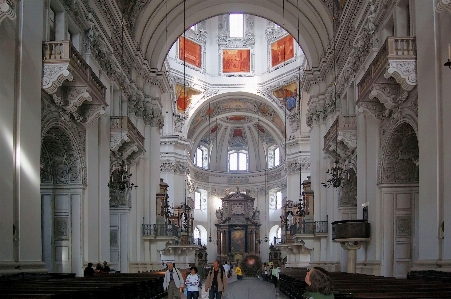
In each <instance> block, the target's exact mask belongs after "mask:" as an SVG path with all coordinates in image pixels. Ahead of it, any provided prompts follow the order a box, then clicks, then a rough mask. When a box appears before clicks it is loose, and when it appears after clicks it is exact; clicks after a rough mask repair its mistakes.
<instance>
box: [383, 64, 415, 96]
mask: <svg viewBox="0 0 451 299" xmlns="http://www.w3.org/2000/svg"><path fill="white" fill-rule="evenodd" d="M416 66H417V63H416V61H414V60H392V61H389V65H388V69H387V71H386V72H385V74H384V77H385V78H386V79H389V78H390V77H393V78H395V80H396V82H398V84H400V85H401V87H402V88H403V89H404V90H407V91H411V90H412V89H413V88H414V87H415V86H416V85H417V69H416Z"/></svg>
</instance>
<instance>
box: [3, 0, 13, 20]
mask: <svg viewBox="0 0 451 299" xmlns="http://www.w3.org/2000/svg"><path fill="white" fill-rule="evenodd" d="M5 18H8V19H10V20H14V19H15V18H16V11H15V10H14V5H13V4H12V1H11V0H0V24H1V23H2V21H3V19H5Z"/></svg>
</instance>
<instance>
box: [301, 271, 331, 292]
mask: <svg viewBox="0 0 451 299" xmlns="http://www.w3.org/2000/svg"><path fill="white" fill-rule="evenodd" d="M305 283H306V284H307V288H306V292H305V293H304V294H303V295H302V297H303V298H305V299H334V294H333V286H332V279H331V278H330V275H329V272H327V271H326V270H325V269H323V268H321V267H313V268H312V269H310V270H309V271H307V274H306V275H305Z"/></svg>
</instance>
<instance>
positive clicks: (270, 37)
mask: <svg viewBox="0 0 451 299" xmlns="http://www.w3.org/2000/svg"><path fill="white" fill-rule="evenodd" d="M268 22H269V21H268ZM271 25H272V26H271ZM275 25H276V24H273V23H271V24H268V27H267V28H266V32H265V33H266V43H267V46H266V47H267V54H266V57H267V62H266V63H267V65H268V73H271V72H273V71H275V70H278V69H280V68H282V67H284V66H286V65H288V64H290V63H292V62H295V61H297V59H298V54H299V53H298V51H299V44H298V43H297V42H296V39H295V38H294V36H292V35H290V34H289V33H288V32H286V31H285V30H284V29H283V28H282V27H278V26H277V27H276V26H275ZM287 36H291V37H293V51H294V53H293V57H292V58H290V59H288V60H285V61H284V62H282V63H279V64H278V65H276V66H271V57H272V55H271V44H272V43H274V42H276V41H278V40H281V39H282V38H285V37H287Z"/></svg>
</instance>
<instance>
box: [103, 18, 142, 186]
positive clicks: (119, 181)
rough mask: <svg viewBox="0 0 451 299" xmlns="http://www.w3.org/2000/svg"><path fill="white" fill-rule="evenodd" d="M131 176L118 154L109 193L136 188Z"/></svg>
mask: <svg viewBox="0 0 451 299" xmlns="http://www.w3.org/2000/svg"><path fill="white" fill-rule="evenodd" d="M124 15H125V11H123V12H122V22H121V24H122V37H121V43H122V45H121V48H122V49H121V50H122V53H121V56H122V57H121V60H122V66H123V65H124V26H125V22H124ZM123 89H124V82H123V83H122V84H121V86H120V91H121V93H120V99H119V114H120V118H119V121H120V128H121V133H120V134H121V135H120V136H121V138H122V126H123V123H124V119H123V117H122V94H123ZM131 176H132V174H131V173H130V172H129V169H128V165H127V161H126V160H125V159H124V158H123V156H122V154H120V156H119V166H118V167H117V168H116V169H114V170H113V171H112V172H111V174H110V179H109V182H108V187H109V188H110V190H111V191H113V192H116V193H118V192H119V193H126V192H127V191H129V190H131V189H133V188H137V187H138V186H136V185H135V184H134V183H132V182H130V178H131Z"/></svg>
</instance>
